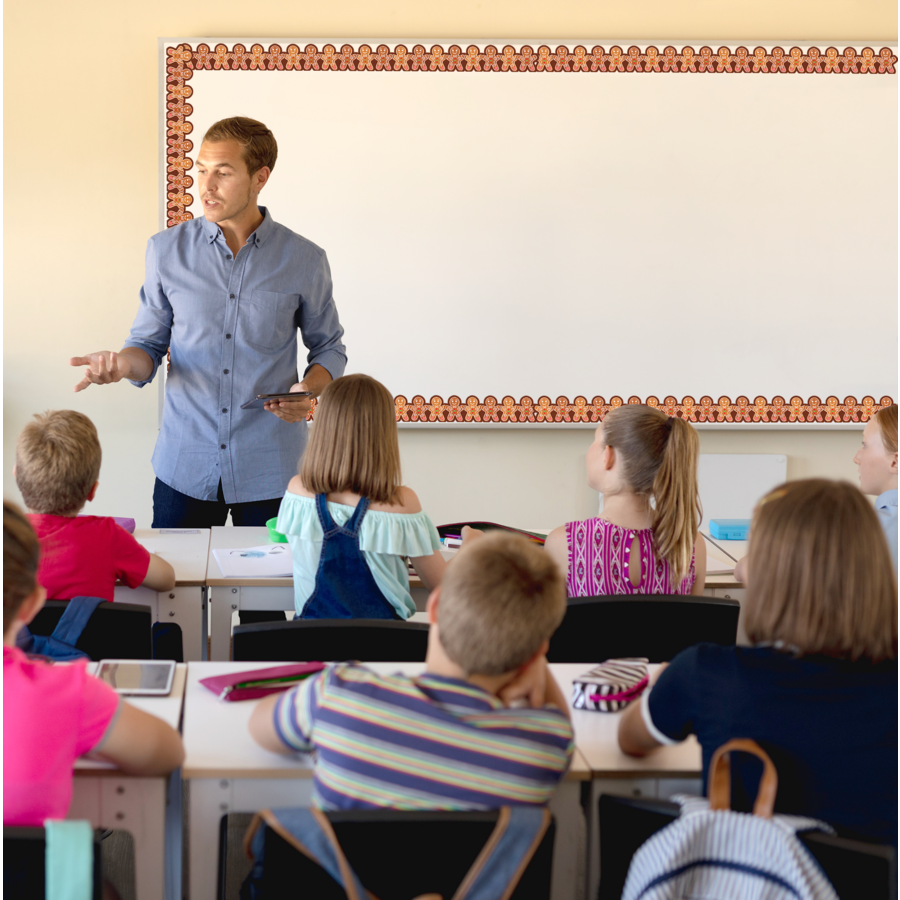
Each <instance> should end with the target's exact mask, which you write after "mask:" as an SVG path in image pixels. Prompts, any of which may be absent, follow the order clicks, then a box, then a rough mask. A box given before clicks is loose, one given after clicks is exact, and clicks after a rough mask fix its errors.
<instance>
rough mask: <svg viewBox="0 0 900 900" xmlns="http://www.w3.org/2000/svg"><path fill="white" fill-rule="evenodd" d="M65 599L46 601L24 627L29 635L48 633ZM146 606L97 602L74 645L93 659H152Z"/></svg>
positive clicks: (64, 603)
mask: <svg viewBox="0 0 900 900" xmlns="http://www.w3.org/2000/svg"><path fill="white" fill-rule="evenodd" d="M67 606H68V601H66V600H48V601H47V602H46V603H45V604H44V606H43V608H42V609H41V610H40V612H39V613H38V614H37V615H36V616H35V617H34V619H33V620H32V621H31V624H30V625H29V626H28V627H29V629H30V630H31V633H32V634H46V635H49V634H52V633H53V629H54V628H56V626H57V623H58V622H59V620H60V618H62V614H63V612H65V609H66V607H67ZM151 626H152V617H151V614H150V607H149V606H140V605H138V604H136V603H119V602H115V603H101V604H100V605H99V606H98V607H97V608H96V609H95V610H94V613H93V615H92V616H91V617H90V619H89V620H88V623H87V625H85V626H84V631H83V632H82V633H81V637H80V638H79V639H78V642H77V643H76V644H75V646H76V647H77V648H78V649H79V650H83V651H84V652H85V653H87V655H88V656H89V657H90V658H91V659H93V660H95V661H96V660H100V659H153V645H152V639H151Z"/></svg>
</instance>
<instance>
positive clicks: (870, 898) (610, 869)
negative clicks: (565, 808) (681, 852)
mask: <svg viewBox="0 0 900 900" xmlns="http://www.w3.org/2000/svg"><path fill="white" fill-rule="evenodd" d="M599 810H600V890H599V892H598V895H597V897H598V900H619V898H620V897H621V896H622V889H623V888H624V887H625V877H626V875H627V874H628V866H629V865H630V863H631V857H632V856H634V854H635V852H636V851H637V849H638V847H640V846H641V844H643V843H644V841H646V840H647V839H648V838H649V837H651V836H652V835H653V834H655V833H656V832H657V831H659V830H660V829H661V828H664V827H665V826H666V825H668V824H669V823H670V822H672V821H673V820H674V819H676V818H677V817H678V812H679V807H678V804H676V803H670V802H668V801H666V800H643V799H635V798H632V797H612V796H609V795H607V794H601V795H600V801H599ZM798 837H799V839H800V841H801V842H802V843H803V844H804V845H805V846H806V848H807V850H809V852H810V853H811V854H812V855H813V856H814V857H815V858H816V859H817V860H818V862H819V865H820V866H821V867H822V871H823V872H824V873H825V874H826V875H827V876H828V878H829V880H830V881H831V883H832V884H833V885H834V889H835V891H836V892H837V895H838V896H839V897H840V898H841V900H896V898H897V853H896V851H895V849H894V848H893V847H887V846H882V845H880V844H867V843H865V842H864V841H854V840H850V839H849V838H840V837H832V836H830V835H827V834H821V833H815V832H812V833H808V834H799V835H798Z"/></svg>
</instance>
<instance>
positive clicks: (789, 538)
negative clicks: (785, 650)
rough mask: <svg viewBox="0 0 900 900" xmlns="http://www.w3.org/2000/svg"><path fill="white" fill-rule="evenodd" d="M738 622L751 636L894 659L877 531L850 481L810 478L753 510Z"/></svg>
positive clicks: (884, 558) (892, 584) (890, 604)
mask: <svg viewBox="0 0 900 900" xmlns="http://www.w3.org/2000/svg"><path fill="white" fill-rule="evenodd" d="M744 612H745V619H744V624H745V627H746V630H747V636H748V637H749V638H750V640H751V641H753V642H759V641H783V642H785V643H786V644H790V645H793V646H795V647H797V648H799V650H800V652H801V653H803V654H812V653H821V654H824V655H825V656H833V657H837V658H847V659H851V660H856V659H860V658H861V657H866V658H867V659H871V660H874V661H876V662H877V661H879V660H883V659H894V658H896V656H897V582H896V580H895V577H894V567H893V564H892V562H891V557H890V554H889V552H888V547H887V542H886V541H885V537H884V532H883V531H882V529H881V526H880V524H879V523H878V518H877V516H876V515H875V511H874V510H873V509H872V506H871V504H870V503H869V502H868V501H867V500H866V499H865V497H863V495H862V494H861V493H860V491H859V489H858V488H857V487H855V486H854V485H851V484H847V483H845V482H839V481H827V480H826V479H824V478H813V479H809V480H807V481H792V482H789V483H788V484H785V485H782V486H781V487H778V488H776V489H775V490H774V491H772V492H771V493H769V494H768V495H766V496H765V497H763V499H762V500H760V502H759V505H758V506H757V508H756V513H755V514H754V516H753V524H752V528H751V532H750V558H749V561H748V574H747V601H746V608H745V611H744Z"/></svg>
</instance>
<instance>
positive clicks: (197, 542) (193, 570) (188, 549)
mask: <svg viewBox="0 0 900 900" xmlns="http://www.w3.org/2000/svg"><path fill="white" fill-rule="evenodd" d="M134 536H135V538H137V540H138V542H139V543H140V544H141V545H142V546H144V547H145V548H146V549H147V550H149V551H150V552H151V553H155V554H156V555H157V556H161V557H162V558H163V559H164V560H165V561H166V562H167V563H169V564H170V565H171V566H172V568H173V569H174V570H175V584H176V585H177V586H178V587H188V586H191V585H202V584H206V561H207V558H208V556H209V529H208V528H199V529H187V530H183V531H178V530H174V529H166V528H163V529H159V528H138V529H135V532H134Z"/></svg>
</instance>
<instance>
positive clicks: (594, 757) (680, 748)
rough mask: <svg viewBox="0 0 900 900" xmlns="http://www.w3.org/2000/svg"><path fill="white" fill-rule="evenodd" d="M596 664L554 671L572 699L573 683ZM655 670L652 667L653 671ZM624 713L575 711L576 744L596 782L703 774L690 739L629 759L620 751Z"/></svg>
mask: <svg viewBox="0 0 900 900" xmlns="http://www.w3.org/2000/svg"><path fill="white" fill-rule="evenodd" d="M594 665H596V663H553V664H552V665H551V667H550V668H551V669H552V671H553V674H554V675H555V676H556V680H557V681H558V682H559V686H560V687H561V688H562V691H563V693H564V694H565V695H566V696H567V697H569V696H571V693H572V681H573V680H574V679H575V678H576V677H578V676H579V675H582V674H583V673H584V672H587V671H588V669H590V668H592V667H593V666H594ZM655 669H656V666H655V665H652V666H650V671H651V672H652V671H654V670H655ZM620 716H621V713H620V712H619V713H608V712H594V711H593V710H572V724H573V725H574V726H575V744H576V745H577V747H578V749H579V750H580V751H581V753H582V755H583V756H584V758H585V760H586V762H587V764H588V766H589V767H590V769H591V771H592V772H593V776H594V778H634V777H636V776H643V777H646V778H692V777H696V776H697V775H699V774H700V772H701V770H702V759H701V751H700V745H699V744H698V743H697V740H696V738H695V737H694V736H693V735H691V737H689V738H688V739H687V740H686V741H684V742H682V743H681V744H677V745H675V746H673V747H660V748H659V749H658V750H656V751H654V752H653V753H651V754H650V755H649V756H645V757H640V758H639V757H635V756H628V755H626V754H625V753H623V752H622V751H621V750H620V749H619V743H618V738H617V734H618V729H619V717H620Z"/></svg>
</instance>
